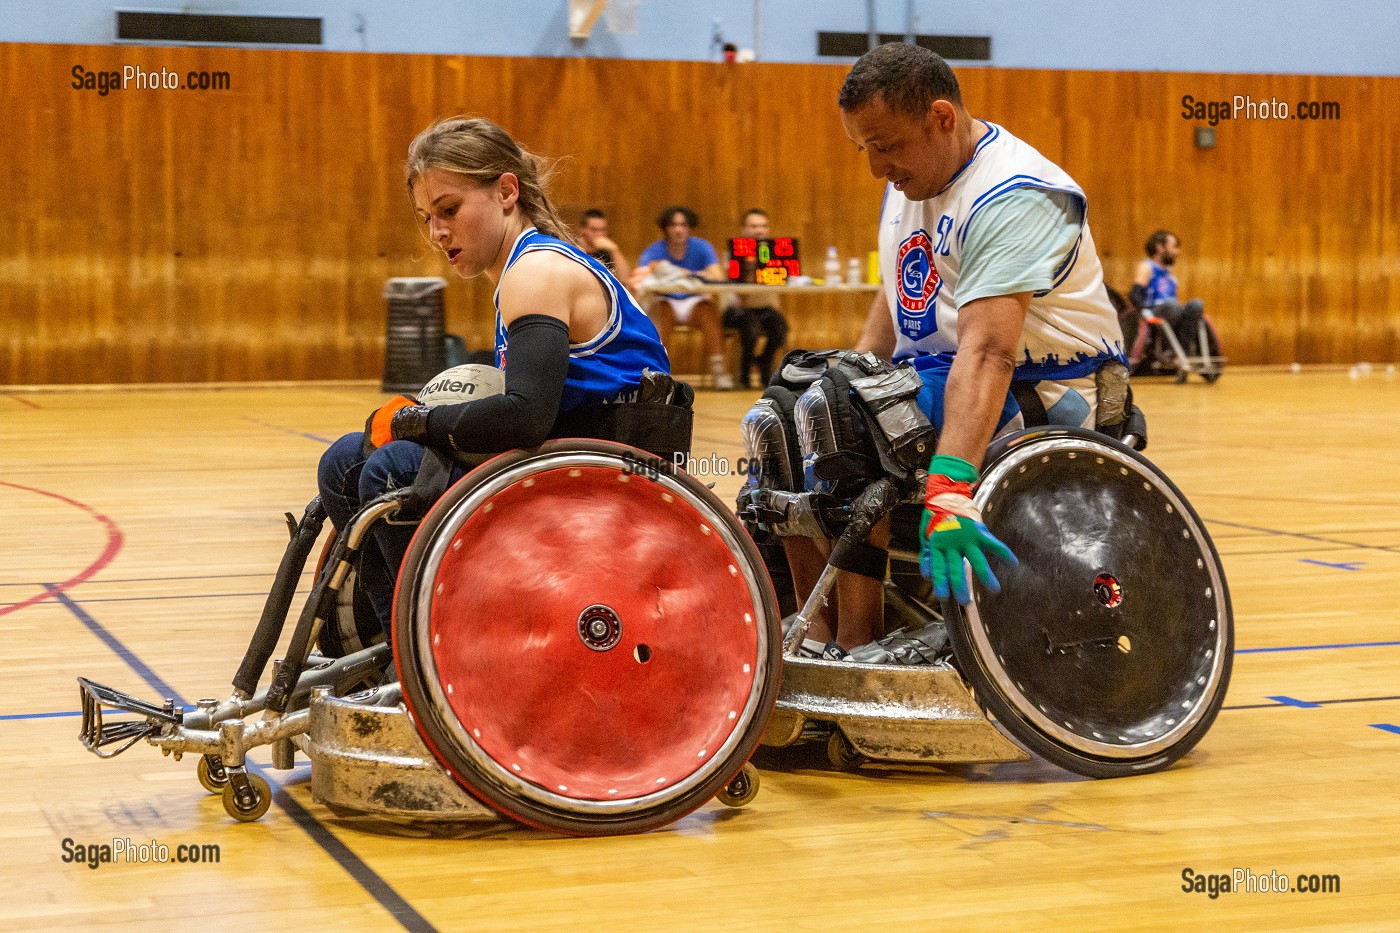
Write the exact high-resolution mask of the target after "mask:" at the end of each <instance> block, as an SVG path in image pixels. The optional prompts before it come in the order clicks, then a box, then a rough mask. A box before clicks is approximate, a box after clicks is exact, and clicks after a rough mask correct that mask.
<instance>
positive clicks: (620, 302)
mask: <svg viewBox="0 0 1400 933" xmlns="http://www.w3.org/2000/svg"><path fill="white" fill-rule="evenodd" d="M542 249H547V250H552V251H553V252H556V253H559V254H560V255H562V256H567V257H568V258H569V259H572V260H573V261H574V262H576V263H578V264H579V265H581V266H583V267H584V268H586V269H587V270H588V271H589V272H592V273H593V274H594V275H595V276H597V278H598V281H600V282H601V283H602V284H603V290H604V291H605V292H607V294H608V323H607V325H606V326H605V327H604V328H603V329H602V331H600V332H599V333H598V335H597V336H595V337H594V338H593V339H592V340H589V341H587V342H586V343H571V344H569V370H568V375H567V376H566V377H565V379H564V395H563V398H562V399H561V400H560V402H559V411H560V412H561V413H563V412H566V411H572V410H573V409H575V408H578V407H580V406H582V405H598V404H606V403H609V402H627V401H632V397H633V396H634V395H635V393H636V391H637V387H638V386H640V385H641V383H642V370H644V369H650V370H654V371H656V372H663V373H669V372H670V371H671V361H670V359H669V358H667V356H666V348H665V347H664V346H662V344H661V338H660V337H659V336H658V335H657V332H656V325H654V324H652V322H651V319H650V318H648V317H647V316H646V314H645V313H643V312H642V309H641V308H640V307H638V305H637V302H636V301H635V300H634V299H633V298H632V295H631V293H630V292H628V291H627V289H625V288H623V287H622V283H621V282H619V281H618V280H617V279H616V278H615V277H614V276H613V274H612V273H611V272H609V271H608V270H607V268H606V267H605V266H604V265H603V264H602V263H600V262H599V261H598V260H596V259H594V258H593V257H592V256H590V255H588V254H587V253H585V252H584V251H583V250H581V249H579V248H578V247H576V246H573V245H571V244H569V243H565V242H564V241H563V240H560V239H556V238H555V237H552V236H545V235H544V234H543V233H540V232H539V231H538V230H536V229H535V228H534V227H530V228H529V229H528V230H526V231H525V232H524V233H522V234H520V236H519V237H517V238H516V240H515V246H513V247H512V248H511V251H510V256H509V258H507V259H506V266H505V271H504V272H503V273H502V274H501V278H502V280H504V279H505V272H509V271H510V267H511V266H513V265H515V261H516V260H517V259H519V258H520V257H521V256H524V255H525V254H526V253H528V252H532V251H534V250H542ZM492 300H493V302H494V303H495V305H496V365H497V366H499V367H500V368H501V369H505V365H506V329H505V327H504V326H503V325H502V324H501V304H500V293H499V286H498V289H497V294H496V295H495V296H494V297H493V299H492Z"/></svg>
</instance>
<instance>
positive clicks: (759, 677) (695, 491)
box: [393, 440, 782, 835]
mask: <svg viewBox="0 0 1400 933" xmlns="http://www.w3.org/2000/svg"><path fill="white" fill-rule="evenodd" d="M654 459H655V458H652V457H651V456H650V455H647V454H645V453H643V452H642V451H639V450H635V449H633V448H630V447H625V446H623V445H620V444H614V443H610V442H605V441H583V440H566V441H550V442H548V443H546V444H544V445H542V446H541V447H539V448H537V449H535V450H530V451H515V452H513V453H509V454H504V455H502V456H500V457H497V458H496V459H494V460H492V461H490V462H489V463H487V464H485V465H484V466H482V467H479V468H477V469H476V470H473V471H472V472H471V473H469V474H468V475H467V476H466V477H464V478H463V479H462V480H461V481H459V482H458V483H457V485H455V486H454V487H453V488H452V489H450V490H448V492H447V493H446V494H445V495H444V496H443V497H442V499H440V500H439V501H438V503H437V504H436V505H435V506H434V507H433V509H432V510H431V512H430V513H429V514H428V516H427V517H426V518H425V519H424V520H423V522H422V523H421V524H420V526H419V529H418V532H417V533H416V535H415V536H414V539H413V543H412V544H411V545H410V547H409V550H408V554H407V556H406V557H405V559H404V563H403V569H402V570H401V571H400V575H399V583H398V588H397V593H396V597H395V611H394V620H395V621H394V636H393V644H394V655H395V662H396V664H397V666H398V671H399V677H400V681H401V683H402V685H403V691H404V698H405V701H406V703H407V705H408V708H409V710H410V712H411V713H412V714H413V718H414V721H415V724H416V726H417V728H418V731H419V733H420V735H422V737H423V739H424V742H425V743H426V744H427V746H428V748H429V749H430V750H431V751H432V752H433V754H434V755H435V756H436V757H437V759H438V761H440V762H441V763H442V764H443V766H444V767H446V768H447V770H448V771H449V772H451V773H452V774H453V776H454V777H456V778H457V780H458V781H459V782H460V783H461V784H462V786H463V787H464V788H465V789H467V790H468V791H469V792H470V793H472V794H473V795H475V796H476V797H477V798H478V799H480V800H481V801H482V802H483V803H485V804H487V805H488V806H490V807H492V808H493V809H495V810H497V811H498V812H500V813H502V814H504V815H506V816H508V817H511V818H513V819H516V820H519V821H520V822H523V823H526V824H528V825H531V826H535V827H538V828H541V829H546V830H551V831H554V832H559V833H565V834H569V835H615V834H623V833H639V832H646V831H648V830H651V829H655V828H657V827H660V826H664V825H667V824H669V823H672V822H674V821H675V820H677V819H680V818H681V817H683V816H685V815H686V814H688V813H690V812H691V811H693V810H695V809H696V808H698V807H700V806H701V805H703V804H704V803H706V802H707V801H709V800H711V799H713V798H714V797H715V796H716V795H717V794H719V793H720V792H722V791H723V790H724V789H725V788H726V787H727V786H728V785H729V784H730V782H731V781H732V780H734V778H735V777H736V776H737V775H739V774H740V772H741V770H742V768H743V766H744V765H745V763H746V762H747V761H748V759H749V756H750V755H751V754H752V752H753V750H754V748H755V747H756V746H757V745H758V742H759V739H760V738H761V737H762V735H763V730H764V727H765V725H766V723H767V719H768V715H769V713H770V712H771V711H772V708H773V705H774V703H775V701H776V699H777V693H778V686H779V680H780V676H781V650H782V636H781V633H780V628H779V619H780V616H779V615H778V607H777V602H776V599H775V597H774V595H773V587H772V584H771V582H770V581H769V579H768V575H767V573H766V572H765V570H764V564H763V559H762V557H761V556H760V555H759V553H758V550H757V548H756V547H755V546H754V544H753V541H752V540H751V539H750V537H749V535H748V534H747V533H746V532H745V531H744V529H743V527H742V526H741V525H740V524H739V522H738V520H737V519H736V518H735V517H734V514H733V513H732V512H731V511H730V510H729V509H728V508H726V507H725V506H724V504H723V503H722V502H720V500H719V499H718V498H716V497H715V495H714V494H713V493H712V492H711V491H710V490H709V489H708V488H706V487H705V486H704V485H703V484H701V483H700V482H698V481H697V480H695V479H694V478H692V477H691V476H689V475H688V474H686V473H685V472H683V471H675V472H674V473H672V472H669V471H664V470H663V471H661V473H660V475H658V476H655V477H654V478H648V477H645V476H638V475H636V470H635V466H636V464H637V463H639V462H646V463H650V462H654ZM574 467H583V468H586V469H592V468H599V469H601V470H603V471H614V472H615V473H616V474H617V478H619V479H621V478H623V476H624V475H626V476H628V477H630V479H632V480H637V481H638V482H654V483H656V484H658V485H659V486H660V490H661V493H662V497H663V498H664V497H665V496H671V497H673V498H669V499H665V501H666V502H668V503H669V502H677V501H678V502H680V503H681V504H682V505H684V506H686V507H689V508H691V509H693V510H694V511H696V512H698V513H699V514H700V515H701V517H702V527H701V530H703V531H704V535H705V536H707V537H706V540H707V541H714V542H715V546H716V547H720V546H722V547H723V548H725V549H727V551H728V553H729V555H730V556H731V558H732V559H733V563H731V564H730V565H729V568H728V570H729V572H728V574H727V578H732V579H739V580H742V581H743V585H744V587H746V589H745V590H744V592H746V593H747V594H748V596H747V597H745V599H748V600H749V602H748V603H746V605H752V607H753V608H754V610H755V611H756V615H758V616H759V617H760V618H756V619H754V620H752V624H753V626H754V628H753V638H754V645H755V649H754V652H755V653H754V654H753V655H752V667H753V670H752V678H753V679H752V685H751V689H750V692H749V693H748V695H747V698H746V700H745V702H744V703H743V704H742V705H741V708H742V712H738V713H737V714H736V713H730V717H729V718H730V719H731V720H733V721H734V723H735V724H734V726H733V728H732V730H731V731H729V732H727V733H726V735H727V738H726V739H725V741H724V744H723V745H722V746H719V747H716V748H715V749H714V750H713V753H712V754H711V755H710V757H709V758H708V759H707V760H705V761H704V762H702V763H700V764H693V765H691V766H690V767H693V768H694V769H695V770H694V771H692V772H689V773H687V774H685V775H684V776H683V778H681V779H677V781H676V782H675V783H674V784H673V786H670V787H666V788H663V789H661V790H657V791H648V792H646V793H644V794H643V793H638V794H637V795H636V796H635V797H633V796H628V794H630V791H628V792H624V795H623V796H619V797H613V798H608V799H597V798H588V799H578V798H576V797H568V798H565V797H562V796H560V795H559V794H556V793H554V791H553V788H545V787H544V786H543V785H542V784H539V783H535V782H533V781H531V780H528V779H526V778H525V777H523V776H518V775H516V774H513V773H512V772H511V770H510V768H508V767H506V766H505V765H504V763H503V762H502V761H500V760H497V759H496V758H492V757H491V753H490V751H489V750H488V749H487V748H486V747H485V746H486V744H487V741H486V740H484V739H483V740H482V742H481V744H477V742H476V740H475V739H474V738H473V736H472V735H471V734H468V732H467V731H466V729H465V727H464V725H463V724H462V723H461V721H460V720H459V719H458V718H457V713H456V712H455V711H454V710H453V709H452V707H451V705H450V704H449V703H447V702H445V697H446V694H445V693H443V691H442V689H441V683H440V678H439V674H438V670H437V668H436V667H435V666H434V664H435V662H434V661H433V657H434V655H433V654H432V652H433V642H431V641H430V638H429V631H430V621H431V618H430V616H431V609H432V601H433V599H434V597H435V594H438V593H440V589H439V588H438V587H440V586H441V584H440V583H439V581H438V580H437V578H436V576H435V574H434V568H435V567H437V566H439V565H440V564H441V563H442V561H443V560H444V558H443V557H442V556H441V555H442V554H443V553H444V552H446V551H447V550H448V548H449V545H450V544H454V541H453V539H454V536H455V535H456V534H457V531H458V530H459V529H461V528H462V527H463V526H464V525H465V524H466V522H467V521H468V519H470V518H472V517H473V516H474V514H475V512H476V510H478V509H481V508H482V507H483V506H484V505H486V504H487V503H490V502H494V501H497V497H498V496H500V495H501V494H502V493H504V492H506V491H509V490H510V489H512V488H513V487H515V486H516V484H518V483H524V484H525V485H529V481H532V480H533V478H536V477H542V476H544V475H545V474H546V473H549V474H551V475H557V474H558V473H561V472H564V471H565V470H566V469H572V468H574ZM576 472H577V471H576ZM570 475H572V474H570ZM643 488H647V487H643ZM637 495H641V491H640V490H639V491H638V493H637ZM657 501H661V500H660V499H658V500H657ZM648 508H657V509H658V514H659V509H661V508H663V507H658V506H654V505H653V506H645V507H643V503H641V502H639V503H638V508H637V514H638V517H637V518H635V519H634V521H635V522H637V523H638V524H637V525H636V526H635V527H634V528H633V529H632V530H633V532H634V533H635V532H636V530H637V528H640V527H641V524H640V523H642V522H644V521H646V520H647V519H646V517H645V515H644V514H643V513H645V512H646V511H647V509H648ZM483 514H484V513H483ZM496 514H497V515H498V516H499V515H501V514H506V513H503V512H497V513H496ZM704 523H708V525H705V524H704ZM714 531H718V536H717V537H713V538H712V537H709V536H711V535H712V532H714ZM593 546H594V547H595V548H596V547H598V546H599V545H598V543H597V542H596V540H595V543H594V545H593ZM676 546H677V548H684V547H685V542H682V541H677V542H676ZM466 550H469V549H463V552H464V553H465V551H466ZM435 584H437V586H435ZM444 598H445V597H444ZM658 598H659V597H658ZM618 616H621V617H622V618H624V619H626V614H625V611H623V610H619V613H618V615H617V616H614V619H615V620H616V619H617V618H618ZM583 621H584V620H582V617H581V619H580V623H579V633H576V634H575V635H574V636H573V637H574V638H575V639H577V638H579V637H582V632H583V629H584V625H583ZM569 624H570V625H572V624H573V623H572V621H570V622H569ZM630 624H631V622H630V621H622V622H618V631H623V630H625V629H626V627H627V626H628V625H630ZM746 624H747V623H746ZM550 631H551V633H553V632H554V631H555V630H554V629H551V630H550ZM695 637H696V638H698V639H700V640H702V641H703V640H704V639H705V638H706V635H705V633H699V634H697V635H696V636H695ZM587 643H588V642H587V641H585V644H587ZM618 644H619V642H617V641H616V639H614V640H613V641H612V642H611V644H609V647H606V648H597V647H595V648H594V650H595V651H601V652H607V651H611V649H612V646H615V645H618ZM620 644H622V645H624V646H625V645H626V642H625V641H624V642H621V643H620ZM715 644H716V645H718V642H717V641H716V642H715ZM575 647H577V645H575ZM590 647H592V646H590ZM644 647H646V646H645V645H640V646H638V648H637V649H634V652H635V651H636V650H639V649H640V648H644ZM585 655H586V656H587V653H586V652H585ZM526 656H527V655H526V654H525V653H524V652H522V654H521V657H522V658H523V657H526ZM589 657H591V656H589ZM639 660H641V662H642V663H645V658H639ZM748 669H749V662H746V663H745V671H746V673H747V672H748ZM558 676H559V677H565V676H567V673H566V672H558ZM449 683H450V682H449ZM624 689H625V688H624V687H619V690H620V691H621V690H624ZM458 694H459V696H460V695H461V694H462V691H460V690H459V692H458ZM665 699H666V698H665V697H656V698H655V700H656V702H658V703H661V702H665ZM482 725H483V726H484V725H486V723H482ZM473 732H474V734H475V735H476V737H477V738H480V737H481V733H480V732H476V731H475V730H473ZM693 760H694V759H692V761H693ZM513 767H514V766H513ZM516 770H517V771H518V770H520V768H519V767H516ZM565 789H566V788H563V787H561V788H560V790H561V791H562V790H565Z"/></svg>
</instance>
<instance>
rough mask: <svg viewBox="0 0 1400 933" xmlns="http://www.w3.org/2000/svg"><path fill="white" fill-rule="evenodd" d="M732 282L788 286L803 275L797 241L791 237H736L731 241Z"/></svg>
mask: <svg viewBox="0 0 1400 933" xmlns="http://www.w3.org/2000/svg"><path fill="white" fill-rule="evenodd" d="M728 271H729V281H731V282H741V283H745V284H749V285H786V284H787V280H788V279H789V278H791V277H792V276H795V275H801V274H802V261H801V259H800V257H799V256H798V252H797V240H795V239H793V238H792V237H790V236H780V237H763V238H762V239H757V238H754V237H751V236H740V237H734V238H733V239H731V240H730V241H729V270H728Z"/></svg>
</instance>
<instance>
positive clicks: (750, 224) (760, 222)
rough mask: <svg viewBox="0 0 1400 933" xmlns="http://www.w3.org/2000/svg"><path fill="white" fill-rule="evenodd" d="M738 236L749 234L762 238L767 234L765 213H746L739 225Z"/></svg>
mask: <svg viewBox="0 0 1400 933" xmlns="http://www.w3.org/2000/svg"><path fill="white" fill-rule="evenodd" d="M739 235H740V236H751V237H753V238H755V239H758V240H762V239H764V238H765V237H767V236H768V217H767V215H766V214H757V213H755V214H746V215H745V216H744V223H743V225H742V226H740V227H739Z"/></svg>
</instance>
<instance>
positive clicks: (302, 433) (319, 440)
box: [244, 415, 333, 445]
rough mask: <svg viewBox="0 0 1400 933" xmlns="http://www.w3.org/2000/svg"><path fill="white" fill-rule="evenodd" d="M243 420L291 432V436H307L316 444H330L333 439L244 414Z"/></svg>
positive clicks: (285, 432)
mask: <svg viewBox="0 0 1400 933" xmlns="http://www.w3.org/2000/svg"><path fill="white" fill-rule="evenodd" d="M244 420H245V422H252V423H253V424H258V426H259V427H270V429H273V430H274V431H281V433H283V434H291V436H293V437H305V438H309V440H314V441H316V443H318V444H326V445H330V444H332V443H333V441H329V440H326V438H325V437H318V436H316V434H308V433H305V431H298V430H297V429H295V427H283V426H281V424H273V423H270V422H259V420H258V419H256V417H248V416H246V415H245V416H244Z"/></svg>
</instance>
